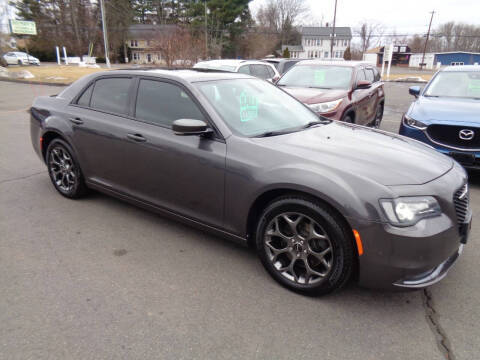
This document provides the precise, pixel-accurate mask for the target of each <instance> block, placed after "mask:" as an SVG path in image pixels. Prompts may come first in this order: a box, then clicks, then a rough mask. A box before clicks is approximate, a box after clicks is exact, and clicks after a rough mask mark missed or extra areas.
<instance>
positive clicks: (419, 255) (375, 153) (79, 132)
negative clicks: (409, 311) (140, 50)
mask: <svg viewBox="0 0 480 360" xmlns="http://www.w3.org/2000/svg"><path fill="white" fill-rule="evenodd" d="M31 137H32V143H33V147H34V149H35V151H36V152H37V153H38V155H39V156H40V158H41V159H42V161H44V162H45V164H46V165H47V167H48V171H49V174H50V178H51V180H52V183H53V186H55V188H56V189H57V190H58V192H59V193H60V194H61V195H63V196H65V197H68V198H72V199H75V198H79V197H81V196H84V195H85V194H87V192H88V190H89V189H96V190H99V191H102V192H104V193H107V194H110V195H112V196H115V197H118V198H121V199H123V200H126V201H129V202H131V203H134V204H136V205H138V206H142V207H144V208H148V209H151V210H153V211H156V212H158V213H161V214H163V215H165V216H169V217H171V218H174V219H178V220H181V221H184V222H187V223H189V224H191V225H193V226H197V227H201V228H202V229H205V230H208V231H212V232H214V233H217V234H220V235H221V236H224V237H227V238H229V239H232V240H234V241H238V242H240V243H242V244H245V245H250V246H252V247H254V248H255V249H256V251H257V252H258V255H259V257H260V260H261V261H262V263H263V265H264V266H265V268H266V270H267V271H268V273H269V274H270V275H271V276H272V277H273V278H274V279H275V280H276V281H278V282H279V283H280V284H282V285H283V286H285V287H287V288H289V289H291V290H294V291H297V292H301V293H304V294H310V295H319V294H326V293H328V292H331V291H333V290H335V289H339V288H341V287H342V286H343V285H344V284H345V283H346V282H347V281H348V280H349V279H352V278H353V279H356V280H357V281H358V282H359V283H360V284H361V285H364V286H369V287H377V288H378V287H382V288H421V287H424V286H428V285H430V284H432V283H434V282H436V281H439V280H440V279H442V278H443V277H444V276H445V275H446V273H447V271H448V269H449V268H450V267H451V265H452V264H453V263H454V262H455V260H456V259H457V258H458V256H459V254H460V253H461V252H462V249H463V246H464V244H465V243H466V242H467V238H468V232H469V228H470V222H471V210H470V208H469V205H468V183H467V175H466V173H465V171H464V170H463V169H462V167H461V166H459V165H458V164H457V163H456V162H455V161H453V160H452V159H450V158H448V157H446V156H444V155H441V154H438V153H437V152H435V151H434V150H432V149H431V148H430V147H428V146H426V145H424V144H421V143H419V142H417V141H414V140H410V139H407V138H404V137H401V136H397V135H394V134H390V133H384V132H382V131H379V130H374V129H369V128H365V127H362V126H358V125H353V124H346V123H340V122H336V121H331V120H327V119H324V118H321V117H318V116H317V115H315V113H313V112H312V111H311V110H310V109H309V108H307V107H306V106H304V105H303V104H302V103H300V102H298V101H297V100H295V99H294V98H293V97H291V96H290V95H288V94H287V93H285V92H284V91H282V90H281V89H279V88H277V87H275V86H273V85H272V84H269V83H267V82H265V81H262V80H259V79H255V78H252V77H250V76H248V75H242V74H238V73H235V74H234V73H215V72H202V71H194V70H178V71H166V70H165V71H161V70H123V71H109V72H102V73H96V74H92V75H89V76H87V77H84V78H82V79H80V80H78V81H77V82H75V83H74V84H73V85H71V86H70V87H68V88H67V89H65V90H64V91H63V92H61V93H60V94H59V95H57V96H53V97H39V98H37V99H36V100H35V102H34V104H33V106H32V109H31ZM132 241H135V239H132ZM178 241H181V239H179V240H178ZM159 261H161V260H160V259H159Z"/></svg>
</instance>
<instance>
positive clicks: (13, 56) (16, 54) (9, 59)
mask: <svg viewBox="0 0 480 360" xmlns="http://www.w3.org/2000/svg"><path fill="white" fill-rule="evenodd" d="M3 59H4V60H5V62H6V63H7V65H40V60H38V59H37V58H36V57H34V56H32V55H28V54H27V53H24V52H20V51H10V52H8V53H6V54H5V55H3Z"/></svg>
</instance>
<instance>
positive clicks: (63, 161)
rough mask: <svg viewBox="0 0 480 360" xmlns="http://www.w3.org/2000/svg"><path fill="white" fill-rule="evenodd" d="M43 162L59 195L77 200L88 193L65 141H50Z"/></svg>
mask: <svg viewBox="0 0 480 360" xmlns="http://www.w3.org/2000/svg"><path fill="white" fill-rule="evenodd" d="M58 154H63V155H61V156H59V155H58ZM45 161H46V163H47V168H48V174H49V175H50V180H51V181H52V184H53V186H54V187H55V189H56V190H57V191H58V192H59V193H60V194H61V195H63V196H65V197H67V198H69V199H78V198H80V197H82V196H84V195H85V194H86V193H87V192H88V189H87V186H86V185H85V181H84V178H83V174H82V171H81V169H80V166H79V164H78V161H77V159H76V158H75V155H74V152H73V150H72V148H71V146H70V145H69V144H68V143H67V142H66V141H64V140H62V139H54V140H52V142H51V143H50V144H49V145H48V148H47V152H46V158H45ZM57 164H58V165H57Z"/></svg>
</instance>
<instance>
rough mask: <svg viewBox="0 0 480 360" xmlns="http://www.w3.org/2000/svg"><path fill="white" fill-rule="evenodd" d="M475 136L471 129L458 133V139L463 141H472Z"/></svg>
mask: <svg viewBox="0 0 480 360" xmlns="http://www.w3.org/2000/svg"><path fill="white" fill-rule="evenodd" d="M474 136H475V132H474V131H473V130H469V129H463V130H460V132H459V133H458V137H459V138H460V139H462V140H472V139H473V137H474Z"/></svg>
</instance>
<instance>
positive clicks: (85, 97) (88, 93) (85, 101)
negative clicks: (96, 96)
mask: <svg viewBox="0 0 480 360" xmlns="http://www.w3.org/2000/svg"><path fill="white" fill-rule="evenodd" d="M92 91H93V84H92V85H90V86H89V87H88V89H87V90H85V91H84V92H83V94H82V96H80V97H79V98H78V101H77V104H78V105H81V106H87V107H88V106H90V98H91V97H92Z"/></svg>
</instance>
